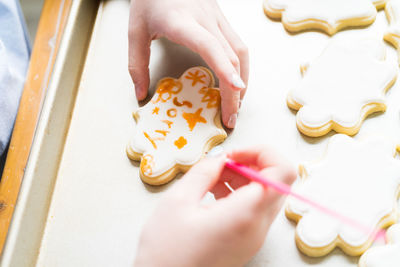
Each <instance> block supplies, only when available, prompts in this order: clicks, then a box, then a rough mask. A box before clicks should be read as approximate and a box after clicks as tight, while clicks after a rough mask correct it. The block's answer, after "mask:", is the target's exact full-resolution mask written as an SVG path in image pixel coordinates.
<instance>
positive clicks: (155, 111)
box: [152, 107, 160, 115]
mask: <svg viewBox="0 0 400 267" xmlns="http://www.w3.org/2000/svg"><path fill="white" fill-rule="evenodd" d="M159 111H160V108H159V107H155V108H154V109H153V113H152V114H157V115H158V112H159Z"/></svg>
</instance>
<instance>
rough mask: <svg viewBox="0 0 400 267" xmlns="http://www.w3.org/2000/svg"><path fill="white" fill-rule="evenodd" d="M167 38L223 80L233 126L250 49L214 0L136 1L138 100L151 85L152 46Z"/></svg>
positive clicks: (132, 62)
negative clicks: (155, 42)
mask: <svg viewBox="0 0 400 267" xmlns="http://www.w3.org/2000/svg"><path fill="white" fill-rule="evenodd" d="M161 37H166V38H168V39H169V40H170V41H172V42H175V43H178V44H180V45H183V46H186V47H188V48H190V49H191V50H193V51H194V52H196V53H198V54H200V56H201V57H202V58H203V59H204V60H205V61H206V63H207V64H208V65H209V66H210V68H211V69H212V70H213V71H214V72H215V74H216V75H217V76H218V78H219V81H220V89H221V98H222V103H221V106H222V121H223V123H224V124H225V126H227V127H228V128H234V127H235V124H236V119H237V114H238V111H239V107H240V101H241V99H242V98H243V96H244V94H245V91H246V87H247V81H248V75H249V56H248V51H247V47H246V46H245V45H244V44H243V42H242V41H241V40H240V38H239V36H238V35H237V34H236V33H235V32H234V31H233V29H232V28H231V26H230V25H229V23H228V22H227V20H226V18H225V17H224V15H223V14H222V12H221V10H220V9H219V7H218V5H217V3H216V1H215V0H201V1H199V0H132V1H131V11H130V20H129V72H130V75H131V77H132V80H133V82H134V84H135V90H136V97H137V99H138V100H143V99H144V98H146V96H147V91H148V86H149V69H148V66H149V59H150V44H151V41H152V40H154V39H158V38H161Z"/></svg>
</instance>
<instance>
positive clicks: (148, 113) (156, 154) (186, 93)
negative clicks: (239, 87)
mask: <svg viewBox="0 0 400 267" xmlns="http://www.w3.org/2000/svg"><path fill="white" fill-rule="evenodd" d="M213 86H214V78H213V76H212V74H211V72H210V71H209V70H208V69H206V68H203V67H194V68H191V69H189V70H187V71H186V72H185V73H184V74H183V75H182V76H181V77H180V78H179V79H173V78H164V79H162V80H161V81H160V82H159V83H158V85H157V90H156V93H155V94H154V96H153V98H152V99H151V101H150V102H149V103H147V104H146V105H145V106H143V107H142V108H139V110H138V111H137V112H136V113H134V117H135V119H136V122H137V125H136V129H135V133H134V137H133V140H132V142H131V143H130V145H129V146H128V148H127V154H128V157H129V158H131V159H132V160H141V162H140V177H141V178H142V180H143V181H145V182H146V183H149V184H153V185H158V184H164V183H167V182H168V181H170V180H171V179H173V178H174V177H175V176H176V174H177V173H178V172H185V171H187V170H188V169H189V168H190V167H191V166H192V165H193V164H195V163H196V162H198V161H199V160H200V159H201V158H202V156H203V155H204V153H205V152H207V151H208V150H209V149H211V148H212V147H213V146H214V145H216V144H218V143H221V142H222V141H223V140H224V139H225V138H226V132H225V131H224V129H223V128H222V126H221V121H220V112H219V111H220V94H219V90H218V89H216V88H213Z"/></svg>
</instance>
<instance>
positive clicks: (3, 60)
mask: <svg viewBox="0 0 400 267" xmlns="http://www.w3.org/2000/svg"><path fill="white" fill-rule="evenodd" d="M30 49H31V48H30V43H29V39H28V35H27V32H26V27H25V22H24V19H23V16H22V12H21V9H20V6H19V3H18V1H16V0H2V1H0V156H1V155H2V154H3V153H4V151H5V149H6V147H7V145H8V143H9V139H10V137H11V132H12V129H13V125H14V122H15V118H16V114H17V110H18V105H19V100H20V97H21V94H22V89H23V86H24V82H25V75H26V71H27V68H28V63H29V55H30Z"/></svg>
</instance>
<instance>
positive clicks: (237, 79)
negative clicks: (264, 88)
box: [231, 73, 246, 89]
mask: <svg viewBox="0 0 400 267" xmlns="http://www.w3.org/2000/svg"><path fill="white" fill-rule="evenodd" d="M231 82H232V85H233V86H235V87H236V88H239V89H245V88H246V85H245V84H244V82H243V80H242V79H241V78H240V76H239V75H237V74H236V73H234V74H232V78H231Z"/></svg>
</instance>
